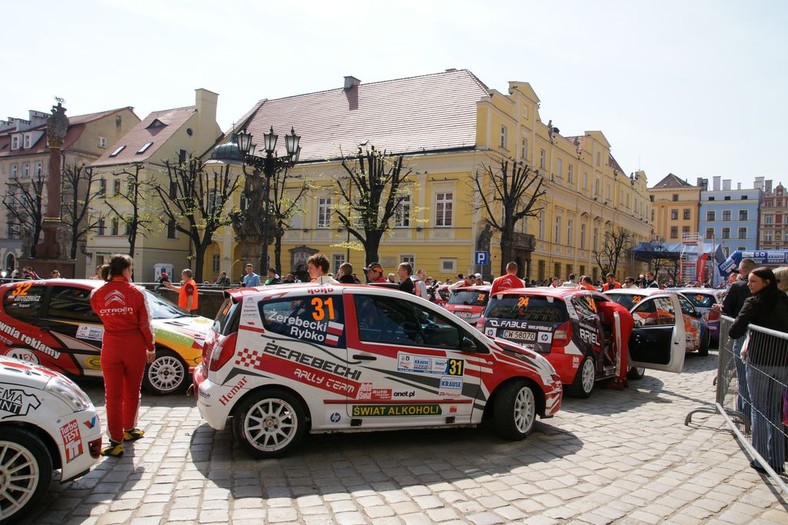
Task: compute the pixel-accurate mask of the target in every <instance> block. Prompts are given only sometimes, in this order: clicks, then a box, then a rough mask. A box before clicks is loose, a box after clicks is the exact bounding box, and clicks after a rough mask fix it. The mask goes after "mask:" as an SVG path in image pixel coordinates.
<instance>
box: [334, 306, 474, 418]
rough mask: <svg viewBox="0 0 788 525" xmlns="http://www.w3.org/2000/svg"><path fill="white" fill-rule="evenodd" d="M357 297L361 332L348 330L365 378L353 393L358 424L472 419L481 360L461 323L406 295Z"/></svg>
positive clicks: (351, 358)
mask: <svg viewBox="0 0 788 525" xmlns="http://www.w3.org/2000/svg"><path fill="white" fill-rule="evenodd" d="M352 296H353V301H352V303H353V310H354V312H355V315H354V317H353V318H354V319H355V323H356V326H355V328H356V330H352V331H349V334H348V343H347V351H348V355H347V360H348V362H349V363H350V364H351V365H352V366H356V367H359V368H360V369H362V370H363V373H362V377H364V378H366V379H365V380H364V381H363V382H362V385H361V388H360V391H359V392H358V393H357V394H356V395H355V397H354V398H352V399H348V416H349V417H350V418H351V419H352V420H353V421H354V423H353V425H354V426H361V427H366V428H376V427H377V428H386V427H389V428H392V427H411V426H431V425H445V424H447V423H457V424H467V423H470V422H471V415H472V412H473V408H474V406H473V405H474V400H475V399H476V397H477V396H478V394H479V387H480V379H479V374H480V371H479V369H480V366H479V365H478V360H474V359H473V357H472V355H471V354H468V353H466V352H463V351H462V349H461V348H462V344H463V338H464V336H465V334H466V331H465V329H464V328H463V327H462V326H461V322H460V321H455V320H453V319H451V317H452V316H451V315H450V314H444V313H441V312H440V311H436V310H437V309H432V308H429V307H427V306H425V305H424V304H421V303H420V302H418V301H416V300H415V298H413V299H411V298H410V296H407V295H405V294H400V293H390V294H386V295H380V294H366V293H363V291H359V292H358V293H354V294H352ZM348 317H349V319H350V318H351V317H350V316H348ZM349 322H350V321H349Z"/></svg>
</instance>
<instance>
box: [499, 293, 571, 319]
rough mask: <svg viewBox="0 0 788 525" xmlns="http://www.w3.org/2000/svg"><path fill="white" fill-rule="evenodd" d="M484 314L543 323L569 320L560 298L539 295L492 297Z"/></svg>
mask: <svg viewBox="0 0 788 525" xmlns="http://www.w3.org/2000/svg"><path fill="white" fill-rule="evenodd" d="M484 315H485V317H487V318H488V319H492V318H495V319H516V320H519V321H541V322H545V323H563V322H565V321H567V320H569V315H568V314H567V311H566V305H565V304H564V302H563V301H562V300H560V299H556V298H554V297H545V296H539V295H504V296H503V297H493V298H492V299H491V300H490V304H489V305H488V306H487V310H486V311H485V313H484Z"/></svg>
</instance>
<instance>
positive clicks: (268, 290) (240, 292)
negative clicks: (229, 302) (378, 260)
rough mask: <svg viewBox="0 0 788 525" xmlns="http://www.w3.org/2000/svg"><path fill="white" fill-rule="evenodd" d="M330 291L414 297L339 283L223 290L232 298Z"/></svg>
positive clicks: (387, 288)
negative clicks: (318, 290) (284, 292)
mask: <svg viewBox="0 0 788 525" xmlns="http://www.w3.org/2000/svg"><path fill="white" fill-rule="evenodd" d="M316 289H321V290H329V289H330V290H331V291H332V292H335V291H353V290H355V292H356V293H358V292H360V291H361V292H363V293H372V294H377V295H388V294H391V293H392V292H397V293H403V294H405V295H411V296H414V297H416V296H415V295H414V294H412V293H408V292H403V291H402V290H400V289H399V288H397V287H395V286H386V285H385V283H381V284H355V283H354V284H350V283H347V284H345V283H339V284H318V283H286V284H277V285H273V286H272V285H268V286H266V285H260V286H254V287H251V288H229V289H227V290H225V293H227V294H228V295H230V296H232V297H233V298H236V299H238V298H241V297H246V296H249V295H257V294H261V293H262V294H264V295H276V294H279V293H282V292H283V291H284V290H286V291H287V292H288V293H291V292H296V293H298V292H310V293H315V292H316V291H317V290H316Z"/></svg>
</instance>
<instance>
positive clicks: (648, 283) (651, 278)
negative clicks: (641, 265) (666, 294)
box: [643, 272, 659, 288]
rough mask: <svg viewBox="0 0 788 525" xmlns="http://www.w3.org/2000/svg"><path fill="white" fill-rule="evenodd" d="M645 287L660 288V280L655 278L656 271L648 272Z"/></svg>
mask: <svg viewBox="0 0 788 525" xmlns="http://www.w3.org/2000/svg"><path fill="white" fill-rule="evenodd" d="M643 288H659V282H657V280H656V279H655V278H654V272H646V279H645V282H644V283H643Z"/></svg>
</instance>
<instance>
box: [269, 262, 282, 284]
mask: <svg viewBox="0 0 788 525" xmlns="http://www.w3.org/2000/svg"><path fill="white" fill-rule="evenodd" d="M265 284H266V285H271V284H282V279H281V278H280V277H279V274H278V273H276V268H274V267H273V266H271V267H270V268H268V279H266V280H265Z"/></svg>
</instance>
